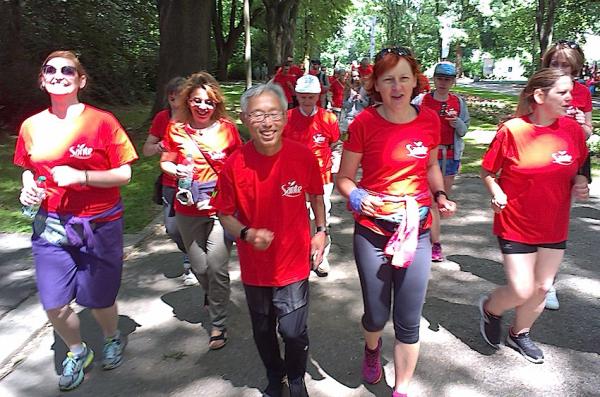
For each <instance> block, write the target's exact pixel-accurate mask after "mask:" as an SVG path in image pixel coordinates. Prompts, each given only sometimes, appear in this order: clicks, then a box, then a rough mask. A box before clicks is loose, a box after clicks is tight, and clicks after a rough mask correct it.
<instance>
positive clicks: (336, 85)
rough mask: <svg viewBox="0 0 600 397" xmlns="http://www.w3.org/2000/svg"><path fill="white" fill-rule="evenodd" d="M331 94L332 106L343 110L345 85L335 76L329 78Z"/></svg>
mask: <svg viewBox="0 0 600 397" xmlns="http://www.w3.org/2000/svg"><path fill="white" fill-rule="evenodd" d="M329 92H331V105H332V106H333V107H334V108H340V109H341V108H342V106H343V105H344V85H343V84H342V83H341V82H340V81H339V80H338V79H336V78H335V77H333V76H331V77H330V78H329Z"/></svg>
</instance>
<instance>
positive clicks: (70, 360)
mask: <svg viewBox="0 0 600 397" xmlns="http://www.w3.org/2000/svg"><path fill="white" fill-rule="evenodd" d="M83 349H84V350H83V353H82V354H80V355H77V356H76V355H75V354H73V353H72V352H67V357H66V358H65V359H64V361H63V362H62V366H63V371H62V374H61V375H60V379H59V380H58V388H59V389H60V390H62V391H67V390H73V389H75V388H76V387H77V386H79V385H80V384H81V382H83V378H84V374H83V370H84V369H86V368H87V367H88V366H89V365H90V364H91V363H92V360H93V359H94V351H93V350H92V349H90V348H89V347H87V345H86V344H85V343H83Z"/></svg>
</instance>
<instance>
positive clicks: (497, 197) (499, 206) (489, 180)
mask: <svg viewBox="0 0 600 397" xmlns="http://www.w3.org/2000/svg"><path fill="white" fill-rule="evenodd" d="M479 177H480V178H481V179H482V180H483V184H484V185H485V187H486V189H487V190H488V192H489V193H490V195H491V196H492V199H491V200H490V204H491V207H492V210H494V212H496V213H498V212H500V211H502V210H503V209H504V207H506V204H507V202H508V198H507V197H506V194H505V193H504V191H503V190H502V188H501V187H500V185H498V182H497V181H496V174H494V173H491V172H489V171H487V170H484V169H483V168H482V169H481V172H480V173H479Z"/></svg>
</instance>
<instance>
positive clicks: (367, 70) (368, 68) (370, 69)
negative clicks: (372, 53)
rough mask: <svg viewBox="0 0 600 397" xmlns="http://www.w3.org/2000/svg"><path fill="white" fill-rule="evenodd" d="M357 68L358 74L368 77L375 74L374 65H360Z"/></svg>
mask: <svg viewBox="0 0 600 397" xmlns="http://www.w3.org/2000/svg"><path fill="white" fill-rule="evenodd" d="M356 70H358V75H359V76H360V77H367V76H369V75H371V74H373V65H367V66H366V67H364V68H363V67H362V65H360V66H359V67H358V68H357V69H356Z"/></svg>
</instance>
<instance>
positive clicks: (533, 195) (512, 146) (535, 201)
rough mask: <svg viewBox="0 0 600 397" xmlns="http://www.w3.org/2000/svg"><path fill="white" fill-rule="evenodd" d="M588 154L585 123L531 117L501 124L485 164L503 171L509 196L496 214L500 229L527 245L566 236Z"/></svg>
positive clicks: (498, 232)
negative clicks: (537, 121) (576, 182)
mask: <svg viewBox="0 0 600 397" xmlns="http://www.w3.org/2000/svg"><path fill="white" fill-rule="evenodd" d="M586 156H587V148H586V146H585V141H584V138H583V134H582V132H581V127H580V126H579V124H578V123H577V122H576V121H574V120H573V119H570V118H568V117H561V118H559V119H558V120H557V121H556V122H555V123H554V124H552V125H550V126H547V127H540V126H536V125H534V124H532V123H531V121H530V120H529V118H528V117H521V118H515V119H512V120H509V121H507V122H506V123H504V124H503V125H501V126H500V128H499V129H498V132H497V134H496V137H495V138H494V140H493V141H492V143H491V144H490V146H489V148H488V150H487V152H486V153H485V155H484V156H483V163H482V165H481V166H482V167H483V169H485V170H487V171H489V172H492V173H494V174H497V173H499V174H500V176H499V177H498V184H499V185H500V187H501V188H502V190H503V191H504V193H505V194H506V196H507V199H508V203H507V205H506V207H505V208H504V209H503V210H502V212H500V213H499V214H495V216H494V228H493V230H494V234H496V235H497V236H499V237H501V238H504V239H507V240H513V241H518V242H522V243H526V244H544V243H558V242H562V241H565V240H566V239H567V234H568V227H569V210H570V206H571V187H572V179H573V177H574V176H575V175H576V174H577V170H578V169H579V168H580V167H581V165H582V164H583V161H584V160H585V158H586Z"/></svg>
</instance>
